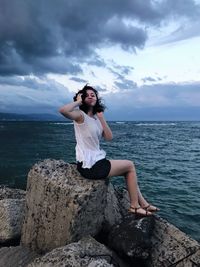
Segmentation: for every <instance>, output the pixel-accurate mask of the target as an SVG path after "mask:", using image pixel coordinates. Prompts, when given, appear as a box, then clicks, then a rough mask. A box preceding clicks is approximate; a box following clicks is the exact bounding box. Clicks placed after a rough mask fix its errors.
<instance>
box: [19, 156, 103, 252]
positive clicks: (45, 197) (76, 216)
mask: <svg viewBox="0 0 200 267" xmlns="http://www.w3.org/2000/svg"><path fill="white" fill-rule="evenodd" d="M106 190H107V186H106V184H105V181H104V180H103V181H102V180H95V181H94V180H92V181H91V180H87V179H85V178H83V177H81V176H80V174H79V173H78V171H77V170H76V166H75V165H72V164H68V163H65V162H64V161H62V160H51V159H47V160H44V161H43V162H40V163H38V164H35V165H34V166H33V167H32V169H31V170H30V172H29V174H28V181H27V194H26V211H25V219H24V222H23V228H22V238H21V244H22V245H25V246H28V247H30V248H32V249H33V250H38V251H40V252H47V251H50V250H51V249H53V248H56V247H59V246H63V245H66V244H69V243H71V242H75V241H78V240H80V239H81V238H82V237H83V236H86V235H91V236H94V235H96V234H97V233H98V232H99V230H100V229H101V226H102V222H103V220H104V208H105V204H106Z"/></svg>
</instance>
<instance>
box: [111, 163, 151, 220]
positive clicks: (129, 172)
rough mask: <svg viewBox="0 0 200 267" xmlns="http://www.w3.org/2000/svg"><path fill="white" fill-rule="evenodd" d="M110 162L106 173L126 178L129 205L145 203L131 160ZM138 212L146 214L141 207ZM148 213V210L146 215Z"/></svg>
mask: <svg viewBox="0 0 200 267" xmlns="http://www.w3.org/2000/svg"><path fill="white" fill-rule="evenodd" d="M110 163H111V170H110V173H109V175H108V176H109V177H112V176H119V175H123V176H124V177H125V178H126V184H127V189H128V192H129V197H130V204H131V207H134V208H138V207H139V206H140V205H141V203H140V202H142V204H144V203H147V201H146V200H145V199H144V197H143V196H142V194H141V192H140V190H139V186H138V183H137V175H136V171H135V167H134V164H133V162H132V161H129V160H110ZM147 204H148V203H147ZM138 213H140V214H144V215H146V211H145V210H144V209H142V208H141V209H139V210H138ZM150 214H151V213H150V212H148V214H147V215H150Z"/></svg>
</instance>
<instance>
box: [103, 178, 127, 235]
mask: <svg viewBox="0 0 200 267" xmlns="http://www.w3.org/2000/svg"><path fill="white" fill-rule="evenodd" d="M129 207H130V203H129V196H128V191H127V190H125V189H119V188H117V187H114V186H113V185H112V184H111V183H110V184H109V185H108V189H107V196H106V207H105V210H104V216H105V219H104V230H105V231H106V232H109V231H110V230H111V229H112V227H113V226H114V225H117V224H119V223H121V222H122V220H123V217H124V216H126V215H127V214H128V208H129Z"/></svg>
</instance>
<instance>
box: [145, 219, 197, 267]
mask: <svg viewBox="0 0 200 267" xmlns="http://www.w3.org/2000/svg"><path fill="white" fill-rule="evenodd" d="M150 266H156V267H168V266H177V267H186V266H187V267H190V266H191V267H195V266H200V244H199V243H198V242H197V241H195V240H194V239H192V238H190V237H189V236H187V235H186V234H185V233H183V232H182V231H180V230H179V229H178V228H176V227H175V226H174V225H172V224H170V223H168V222H167V221H166V220H164V219H162V218H161V217H159V216H156V220H155V229H154V232H153V236H152V252H151V262H150Z"/></svg>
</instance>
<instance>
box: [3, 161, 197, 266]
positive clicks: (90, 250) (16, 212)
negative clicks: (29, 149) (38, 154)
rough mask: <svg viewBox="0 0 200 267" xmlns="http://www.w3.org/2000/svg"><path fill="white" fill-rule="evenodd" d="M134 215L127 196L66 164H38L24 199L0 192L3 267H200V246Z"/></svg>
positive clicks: (20, 193) (161, 221) (18, 192)
mask: <svg viewBox="0 0 200 267" xmlns="http://www.w3.org/2000/svg"><path fill="white" fill-rule="evenodd" d="M128 207H129V202H128V194H127V191H126V190H122V189H119V188H116V187H113V185H112V184H110V183H108V181H106V182H105V181H89V180H86V179H84V178H83V177H81V176H80V175H79V173H78V172H77V171H76V166H75V165H73V164H68V163H66V162H64V161H62V160H53V159H47V160H44V161H42V162H39V163H37V164H35V165H34V166H33V167H32V168H31V170H30V172H29V174H28V179H27V189H26V191H23V190H19V189H10V188H6V187H3V186H2V187H0V247H1V248H0V267H1V266H2V267H11V266H12V267H15V266H16V267H18V266H21V267H23V266H24V267H25V266H27V267H40V266H41V267H43V266H44V267H46V266H50V267H51V266H52V267H53V266H54V267H57V266H59V267H60V266H69V267H72V266H73V267H79V266H83V267H84V266H85V267H86V266H89V267H97V266H102V267H103V266H105V267H107V266H116V267H117V266H121V267H126V266H127V267H130V266H140V267H142V266H156V267H159V266H178V267H181V266H189V267H190V266H200V244H199V243H198V242H197V241H195V240H193V239H191V238H190V237H188V236H187V235H186V234H185V233H183V232H181V231H180V230H179V229H177V228H176V227H175V226H173V225H172V224H170V223H168V222H167V221H166V220H164V219H162V218H161V217H159V216H158V215H153V216H150V217H145V218H141V217H137V216H135V215H134V214H129V213H128Z"/></svg>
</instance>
